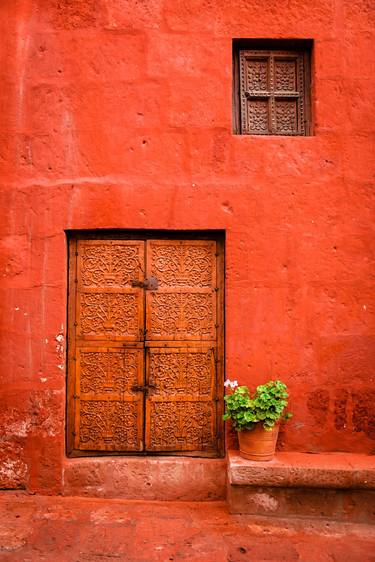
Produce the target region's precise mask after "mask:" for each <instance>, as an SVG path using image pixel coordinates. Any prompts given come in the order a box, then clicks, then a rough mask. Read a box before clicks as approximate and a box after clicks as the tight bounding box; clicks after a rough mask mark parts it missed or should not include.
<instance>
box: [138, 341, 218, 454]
mask: <svg viewBox="0 0 375 562" xmlns="http://www.w3.org/2000/svg"><path fill="white" fill-rule="evenodd" d="M147 351H148V353H147V361H146V372H147V375H148V384H149V388H150V390H149V394H148V397H147V401H146V449H147V450H149V451H212V450H214V449H215V446H216V431H215V428H216V416H215V403H214V402H213V399H214V397H215V353H214V348H212V347H200V348H197V347H184V348H182V347H180V348H178V347H170V348H167V349H166V348H160V347H155V348H149V349H148V350H147Z"/></svg>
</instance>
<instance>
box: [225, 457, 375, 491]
mask: <svg viewBox="0 0 375 562" xmlns="http://www.w3.org/2000/svg"><path fill="white" fill-rule="evenodd" d="M228 483H229V484H230V485H232V486H254V487H255V486H257V487H260V486H266V487H276V488H277V487H282V488H335V489H352V490H359V489H367V490H374V489H375V456H369V455H360V454H351V453H324V454H311V453H294V452H291V453H283V452H278V453H276V455H275V458H274V459H273V460H272V461H267V462H261V461H250V460H246V459H243V458H242V457H240V455H239V451H235V450H230V451H228Z"/></svg>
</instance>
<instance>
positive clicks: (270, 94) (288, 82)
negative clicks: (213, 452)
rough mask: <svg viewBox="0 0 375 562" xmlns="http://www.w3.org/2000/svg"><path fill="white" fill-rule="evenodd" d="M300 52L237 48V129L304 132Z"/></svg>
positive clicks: (267, 132)
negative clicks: (239, 113) (239, 108)
mask: <svg viewBox="0 0 375 562" xmlns="http://www.w3.org/2000/svg"><path fill="white" fill-rule="evenodd" d="M305 90H306V84H305V68H304V54H303V53H299V52H295V51H260V50H259V51H248V50H243V51H240V98H241V99H240V104H241V132H242V133H243V134H251V135H305V134H306V99H305V98H306V92H305Z"/></svg>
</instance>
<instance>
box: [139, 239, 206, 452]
mask: <svg viewBox="0 0 375 562" xmlns="http://www.w3.org/2000/svg"><path fill="white" fill-rule="evenodd" d="M215 254H216V243H215V242H213V241H190V240H189V241H182V240H180V241H165V240H151V241H148V242H147V275H148V276H152V277H156V278H157V280H158V289H157V291H149V292H147V294H146V318H147V341H146V345H147V363H146V377H147V383H148V385H149V387H150V391H149V394H148V397H147V400H146V448H147V450H148V451H208V452H209V451H213V450H215V449H216V447H217V435H216V432H217V412H216V400H215V398H216V377H215V367H216V365H215V357H216V354H217V325H216V322H217V320H216V315H217V312H216V306H217V305H216V302H217V298H216V296H217V292H216V291H217V276H216V255H215Z"/></svg>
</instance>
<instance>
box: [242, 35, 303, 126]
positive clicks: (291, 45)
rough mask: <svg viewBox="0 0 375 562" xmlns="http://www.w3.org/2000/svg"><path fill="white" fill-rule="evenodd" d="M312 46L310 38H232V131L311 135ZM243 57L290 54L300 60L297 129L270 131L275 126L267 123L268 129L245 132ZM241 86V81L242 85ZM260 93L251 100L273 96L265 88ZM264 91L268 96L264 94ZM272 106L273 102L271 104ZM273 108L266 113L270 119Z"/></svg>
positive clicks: (296, 97) (295, 97)
mask: <svg viewBox="0 0 375 562" xmlns="http://www.w3.org/2000/svg"><path fill="white" fill-rule="evenodd" d="M312 46H313V41H312V40H311V39H306V40H283V39H280V40H275V39H271V40H267V39H234V40H233V89H232V92H233V100H232V123H233V134H235V135H241V136H255V137H274V136H278V137H280V136H285V137H295V136H298V137H301V136H311V135H312V134H313V124H312V108H311V89H312V80H311V58H312ZM243 56H251V57H252V58H260V59H262V58H263V59H265V58H266V57H274V56H276V57H279V56H281V57H286V58H288V57H290V58H293V57H294V58H296V59H298V58H299V60H300V61H301V62H300V63H299V62H298V64H300V65H301V67H302V68H300V70H299V72H298V75H299V77H298V80H299V81H302V82H303V84H302V85H301V89H300V91H299V95H300V97H301V98H302V100H303V107H301V103H299V107H298V112H299V119H300V122H301V126H300V131H299V132H292V133H287V132H278V131H277V130H272V129H273V127H274V126H275V123H273V125H270V127H269V131H268V132H260V133H258V132H254V131H250V132H248V131H246V130H244V126H243V122H244V121H243V112H244V101H243V98H242V95H241V94H242V92H241V58H242V57H243ZM242 85H243V84H242ZM262 94H264V95H261V96H259V97H258V98H257V96H253V99H266V98H273V99H275V92H274V91H272V92H271V90H270V89H268V91H267V92H266V91H264V92H262ZM266 94H267V95H266ZM276 97H279V98H284V99H285V98H287V99H288V98H289V99H300V98H298V96H290V97H289V96H285V95H279V96H278V95H277V94H276ZM273 107H274V103H273ZM271 114H272V110H271V111H270V112H269V119H270V117H271Z"/></svg>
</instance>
